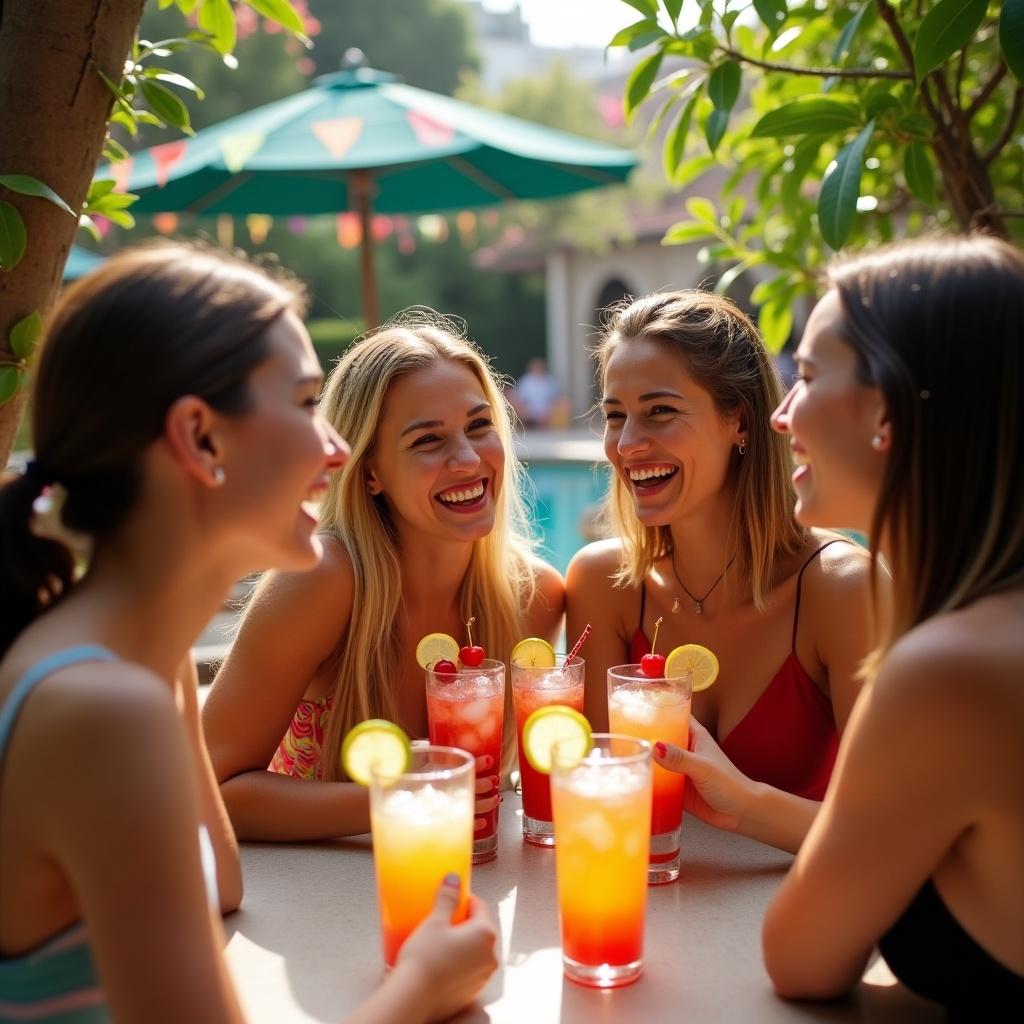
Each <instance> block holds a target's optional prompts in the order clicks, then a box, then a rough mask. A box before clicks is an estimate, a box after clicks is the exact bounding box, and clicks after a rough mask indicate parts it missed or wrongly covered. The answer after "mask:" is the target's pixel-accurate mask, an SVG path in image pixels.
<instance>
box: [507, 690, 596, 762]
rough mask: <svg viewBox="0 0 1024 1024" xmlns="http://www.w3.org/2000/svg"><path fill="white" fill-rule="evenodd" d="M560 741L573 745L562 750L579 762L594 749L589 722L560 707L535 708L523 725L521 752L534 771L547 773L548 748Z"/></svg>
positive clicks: (549, 758) (549, 751)
mask: <svg viewBox="0 0 1024 1024" xmlns="http://www.w3.org/2000/svg"><path fill="white" fill-rule="evenodd" d="M562 740H567V741H570V742H571V744H573V745H572V746H568V744H567V745H566V746H564V747H563V748H562V749H563V751H566V754H567V758H568V759H571V760H573V761H582V760H583V758H585V757H586V756H587V754H589V753H590V751H591V749H592V748H593V746H594V737H593V736H592V734H591V731H590V723H589V722H588V721H587V720H586V719H585V718H584V717H583V716H582V715H581V714H580V713H579V712H578V711H576V710H575V709H573V708H569V707H566V706H565V705H564V704H548V705H547V706H546V707H543V708H537V710H536V711H534V712H533V713H532V714H531V715H530V717H529V718H527V719H526V721H525V722H524V723H523V753H524V754H526V760H527V761H529V762H530V765H531V767H532V768H533V769H534V770H535V771H538V772H543V773H544V774H545V775H548V774H549V773H550V772H551V748H552V747H553V746H554V744H556V743H558V742H561V741H562Z"/></svg>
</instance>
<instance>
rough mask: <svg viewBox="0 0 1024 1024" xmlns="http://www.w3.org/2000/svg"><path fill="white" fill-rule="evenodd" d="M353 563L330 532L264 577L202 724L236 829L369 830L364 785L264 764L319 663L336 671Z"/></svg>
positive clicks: (294, 835) (282, 833)
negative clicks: (317, 550) (288, 565)
mask: <svg viewBox="0 0 1024 1024" xmlns="http://www.w3.org/2000/svg"><path fill="white" fill-rule="evenodd" d="M352 594H353V576H352V567H351V564H350V563H349V560H348V556H347V554H346V552H345V551H344V548H343V547H342V546H341V545H340V544H339V543H337V542H336V541H333V540H330V539H326V540H325V543H324V557H323V559H322V560H321V562H320V564H319V565H318V566H317V567H316V568H315V569H313V570H311V571H310V572H307V573H274V574H271V575H270V576H268V577H267V578H266V579H264V581H263V582H262V583H261V584H260V586H259V588H258V589H257V591H256V593H255V595H254V597H253V599H252V601H251V602H250V604H249V607H248V609H247V611H246V613H245V616H244V618H243V620H242V625H241V628H240V630H239V633H238V637H237V638H236V640H235V642H234V644H233V646H232V648H231V652H230V654H229V655H228V657H227V660H226V661H225V662H224V665H223V666H222V667H221V670H220V672H218V673H217V678H216V679H215V680H214V683H213V687H212V689H211V691H210V694H209V696H208V697H207V698H206V702H205V704H204V705H203V715H202V720H203V729H204V732H205V734H206V743H207V746H208V747H209V751H210V759H211V761H212V763H213V768H214V771H215V773H216V777H217V779H218V781H219V783H220V787H221V793H222V794H223V797H224V804H225V806H226V807H227V809H228V813H229V814H230V815H231V822H232V824H233V825H234V828H235V831H236V833H237V834H238V837H239V839H250V840H272V841H284V842H288V841H297V840H304V839H329V838H333V837H335V836H340V835H353V834H356V833H361V832H367V831H369V828H370V815H369V801H368V799H367V795H366V790H365V789H363V787H361V786H356V785H354V784H352V783H347V782H314V781H308V780H305V779H295V778H290V777H288V776H285V775H280V774H278V773H276V772H271V771H268V770H267V766H268V765H269V764H270V760H271V758H272V757H273V755H274V752H275V751H276V750H277V746H278V744H279V743H280V741H281V738H282V736H284V734H285V732H286V731H287V729H288V726H289V724H290V722H291V720H292V718H293V716H294V714H295V709H296V707H297V706H298V704H299V701H300V700H301V699H302V697H303V694H304V693H305V692H306V689H307V687H308V686H309V683H310V681H311V680H312V679H313V677H314V676H315V675H316V674H317V672H318V671H323V672H327V673H331V672H333V668H332V664H333V661H334V659H335V656H336V652H337V649H338V645H339V643H340V642H341V641H342V640H343V638H344V635H345V631H346V630H347V628H348V621H349V616H350V614H351V611H352Z"/></svg>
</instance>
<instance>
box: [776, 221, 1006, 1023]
mask: <svg viewBox="0 0 1024 1024" xmlns="http://www.w3.org/2000/svg"><path fill="white" fill-rule="evenodd" d="M829 283H830V285H831V288H830V290H829V291H828V293H827V294H826V295H825V297H824V298H823V299H822V300H821V302H820V303H819V304H818V305H817V307H816V308H815V310H814V312H813V314H812V316H811V319H810V321H809V322H808V325H807V331H806V333H805V335H804V338H803V340H802V341H801V343H800V347H799V349H798V351H797V361H798V364H799V368H800V374H801V379H800V381H799V382H798V383H797V384H796V385H795V387H794V388H793V390H792V391H791V392H790V393H789V395H788V396H787V397H786V400H785V401H784V402H783V403H782V405H780V407H779V409H778V410H777V412H776V413H775V424H776V426H777V428H778V429H779V430H780V431H782V432H784V433H785V435H786V436H787V438H788V441H789V444H790V446H791V448H792V450H793V454H794V457H795V460H796V462H797V466H798V468H797V471H796V473H795V474H794V481H795V484H796V489H797V494H798V495H799V503H798V505H797V515H798V516H799V518H800V521H801V522H803V523H806V524H808V525H812V524H820V523H843V524H846V525H848V526H850V527H853V528H855V529H858V530H862V531H864V532H865V533H867V534H868V535H869V536H870V537H871V539H872V549H873V553H874V556H875V557H876V558H877V557H879V555H883V554H884V556H885V558H886V559H887V560H888V562H889V563H890V565H891V567H892V577H893V606H894V607H893V615H892V622H891V627H890V629H889V631H888V635H887V636H886V637H885V639H884V641H883V643H882V645H881V647H880V648H879V650H878V651H877V652H876V656H875V657H874V658H873V659H872V661H871V662H870V664H869V671H868V672H867V681H866V683H865V685H864V689H863V692H862V694H861V697H860V700H859V701H858V703H857V707H856V709H855V710H854V713H853V715H852V717H851V719H850V723H849V725H848V728H847V731H846V734H845V735H844V737H843V743H842V747H841V751H840V756H839V761H838V764H837V766H836V773H835V777H834V779H833V783H832V786H831V787H830V789H829V792H828V796H827V797H826V800H825V804H824V806H823V808H822V810H821V813H820V814H819V815H818V817H817V819H816V821H815V822H814V824H813V826H812V828H811V830H810V833H809V834H808V836H807V839H806V842H805V843H804V845H803V847H802V848H801V850H800V854H799V856H798V857H797V859H796V862H795V864H794V866H793V868H792V870H791V871H790V873H789V875H788V876H787V878H786V880H785V882H784V883H783V885H782V888H781V889H780V891H779V893H778V895H777V896H776V898H775V899H774V901H773V902H772V904H771V905H770V907H769V910H768V915H767V918H766V920H765V926H764V951H765V960H766V963H767V967H768V972H769V974H770V975H771V977H772V981H773V982H774V984H775V987H776V988H777V990H778V991H779V992H780V993H782V994H783V995H787V996H795V997H808V998H828V997H832V996H835V995H838V994H840V993H842V992H844V991H846V990H847V989H849V988H850V987H851V986H853V985H854V984H855V983H856V982H857V980H858V979H859V978H860V976H861V972H862V971H863V968H864V965H865V963H866V961H867V959H868V956H869V954H870V952H871V950H872V948H873V947H874V946H875V945H876V943H877V944H878V945H879V948H880V949H881V952H882V955H883V956H884V957H885V959H886V961H887V962H888V964H889V966H890V968H891V969H892V970H893V972H894V973H895V974H896V975H897V976H898V977H899V978H901V979H902V980H903V981H904V982H906V984H907V985H909V986H910V987H911V988H913V989H915V990H916V991H918V992H919V993H920V994H922V995H924V996H927V997H929V998H932V999H936V1000H939V1001H940V1002H942V1003H943V1004H944V1005H945V1006H946V1007H947V1008H948V1009H949V1010H950V1011H951V1013H952V1015H953V1016H954V1017H956V1018H960V1019H965V1020H995V1019H1007V1017H1006V1015H1007V1014H1009V1015H1010V1016H1013V1015H1014V1014H1015V1013H1016V1012H1017V1011H1014V1010H1013V1009H1012V1007H1014V1006H1016V1007H1017V1008H1018V1010H1019V1008H1020V1007H1021V1005H1024V930H1022V928H1021V921H1022V920H1024V887H1022V886H1021V865H1022V864H1024V745H1022V744H1021V736H1022V735H1024V631H1022V629H1021V624H1022V623H1024V476H1022V475H1021V463H1022V459H1024V257H1022V255H1021V253H1020V252H1018V251H1017V250H1015V249H1013V248H1012V247H1011V246H1010V245H1008V244H1006V243H1003V242H999V241H996V240H995V239H991V238H982V237H978V238H969V239H968V238H959V239H946V240H938V239H934V240H923V241H918V242H913V243H908V244H903V245H899V246H893V247H890V248H887V249H882V250H879V251H878V252H876V253H872V254H868V255H864V256H862V257H860V258H854V259H852V260H851V261H849V262H846V263H842V264H840V265H838V266H837V267H835V268H834V269H833V270H832V271H831V273H830V274H829Z"/></svg>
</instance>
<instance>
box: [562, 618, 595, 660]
mask: <svg viewBox="0 0 1024 1024" xmlns="http://www.w3.org/2000/svg"><path fill="white" fill-rule="evenodd" d="M592 628H593V627H592V626H591V625H590V623H589V622H588V623H587V625H586V628H585V629H584V630H583V632H582V634H580V638H579V640H577V641H576V644H575V646H574V647H573V649H572V650H571V651H570V652H569V653H568V654H567V655H566V656H565V662H566V664H568V663H569V662H570V661H572V659H573V658H575V657H576V655H577V654H579V653H580V648H581V647H582V646H583V643H584V641H585V640H586V639H587V637H588V636H590V630H591V629H592Z"/></svg>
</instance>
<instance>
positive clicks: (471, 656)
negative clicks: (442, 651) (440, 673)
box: [435, 615, 487, 671]
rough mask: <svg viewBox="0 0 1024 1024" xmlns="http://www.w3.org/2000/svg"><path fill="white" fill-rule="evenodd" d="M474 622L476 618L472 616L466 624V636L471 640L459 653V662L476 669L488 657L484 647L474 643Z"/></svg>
mask: <svg viewBox="0 0 1024 1024" xmlns="http://www.w3.org/2000/svg"><path fill="white" fill-rule="evenodd" d="M474 622H476V616H475V615H472V616H470V619H469V622H467V623H466V636H467V637H468V638H469V643H468V644H467V645H466V646H465V647H463V648H462V649H461V650H460V651H459V661H461V662H462V664H463V665H465V666H466V668H476V667H477V666H478V665H479V664H480V662H482V661H483V660H484V658H485V657H486V655H487V652H486V651H485V650H484V649H483V648H482V647H480V646H479V645H477V644H474V643H473V623H474ZM435 671H436V670H435Z"/></svg>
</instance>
